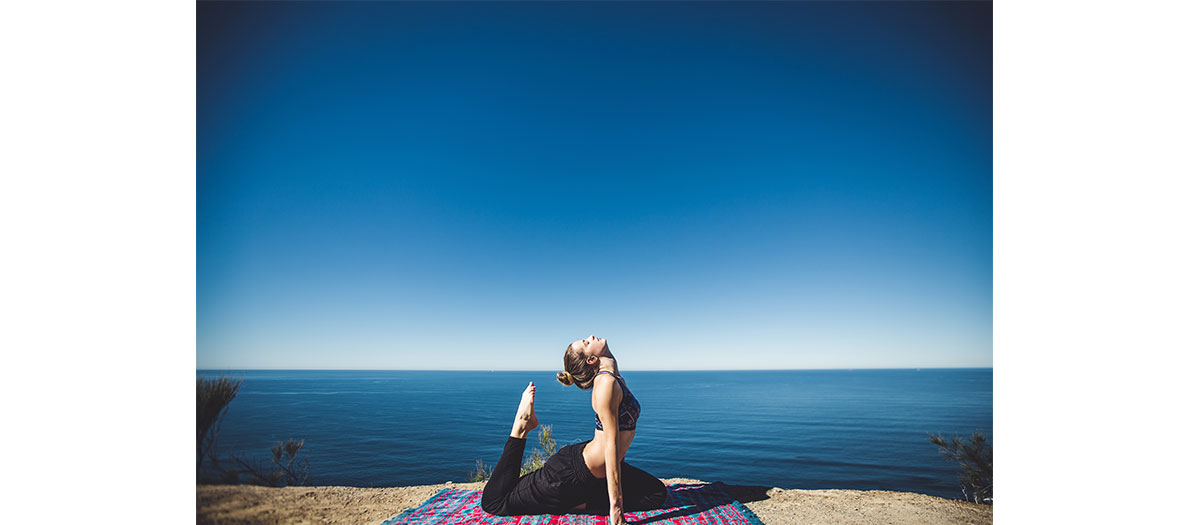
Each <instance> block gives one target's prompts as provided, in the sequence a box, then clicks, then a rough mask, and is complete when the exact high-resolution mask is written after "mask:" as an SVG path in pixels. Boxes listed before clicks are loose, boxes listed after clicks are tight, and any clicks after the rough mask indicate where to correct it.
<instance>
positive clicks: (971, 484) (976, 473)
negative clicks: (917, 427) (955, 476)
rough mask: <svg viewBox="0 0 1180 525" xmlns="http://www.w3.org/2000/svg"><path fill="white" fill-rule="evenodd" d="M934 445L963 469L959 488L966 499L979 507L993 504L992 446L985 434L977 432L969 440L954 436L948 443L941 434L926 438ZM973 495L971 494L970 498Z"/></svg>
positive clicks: (960, 473)
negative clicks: (983, 504)
mask: <svg viewBox="0 0 1180 525" xmlns="http://www.w3.org/2000/svg"><path fill="white" fill-rule="evenodd" d="M926 435H927V436H929V437H930V442H931V443H933V444H935V445H938V450H939V452H941V453H942V455H943V456H945V457H946V458H947V459H950V460H952V461H955V462H957V463H958V464H959V467H960V468H961V469H962V470H961V471H960V472H959V485H960V488H961V489H962V491H963V498H964V499H966V500H967V501H974V502H975V503H985V504H988V505H990V504H991V503H992V446H991V445H990V444H988V443H987V438H986V437H984V435H983V433H981V432H975V433H974V434H971V436H970V437H969V438H961V437H959V436H951V438H950V441H947V440H946V439H945V438H943V437H942V435H941V434H939V435H938V436H935V435H934V434H929V433H927V434H926ZM968 493H970V494H968Z"/></svg>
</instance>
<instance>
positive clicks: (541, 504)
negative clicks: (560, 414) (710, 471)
mask: <svg viewBox="0 0 1180 525" xmlns="http://www.w3.org/2000/svg"><path fill="white" fill-rule="evenodd" d="M524 441H525V440H524V439H521V438H514V437H511V436H510V437H509V438H508V443H506V444H504V452H503V453H502V454H500V461H499V462H497V463H496V468H495V469H493V470H492V475H491V477H489V478H488V484H487V486H485V487H484V490H483V500H482V501H481V502H480V506H482V507H483V510H484V512H487V513H488V514H494V515H497V516H519V515H523V514H565V513H568V512H569V511H570V510H572V509H573V508H574V507H576V506H578V505H580V504H582V503H585V504H586V510H585V511H584V512H586V513H588V514H599V515H607V514H609V513H610V512H609V510H610V496H609V494H608V493H607V487H606V478H596V477H594V474H592V473H591V472H590V469H589V468H586V461H585V460H584V459H582V449H584V448H586V443H589V441H583V442H581V443H575V444H573V445H566V446H564V447H561V449H560V450H558V451H557V452H556V453H555V454H553V456H552V457H550V458H549V461H546V462H545V466H544V467H541V469H540V470H536V471H533V472H529V473H528V474H525V475H524V476H521V475H520V462H521V460H523V459H524ZM619 474H620V475H621V477H622V485H623V510H625V511H635V510H651V509H658V508H660V505H663V504H664V499H666V498H667V497H668V489H667V488H666V487H665V486H664V482H662V481H660V480H659V478H656V477H655V476H653V475H651V474H648V473H647V472H644V471H642V470H640V469H638V468H635V467H633V466H631V465H630V464H628V463H627V462H626V461H623V462H622V466H621V468H620V472H619Z"/></svg>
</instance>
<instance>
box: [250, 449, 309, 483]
mask: <svg viewBox="0 0 1180 525" xmlns="http://www.w3.org/2000/svg"><path fill="white" fill-rule="evenodd" d="M301 448H303V440H302V439H300V440H299V441H295V440H294V439H293V438H292V439H288V440H287V442H286V443H284V442H282V441H280V442H278V443H275V445H274V446H272V447H270V453H271V458H270V464H269V465H263V464H260V463H259V462H250V461H246V460H243V459H241V458H239V457H237V456H234V461H235V462H237V463H238V464H239V465H241V466H242V468H244V469H245V472H247V473H249V474H250V475H251V476H254V479H256V480H257V481H259V482H261V483H262V484H264V485H268V486H271V487H282V486H284V485H302V484H304V483H306V482H307V478H308V475H310V474H311V468H310V467H309V466H308V464H307V460H306V459H303V458H299V459H298V461H297V460H296V458H295V456H296V454H298V453H299V449H301ZM284 457H285V458H286V461H284V460H283V458H284Z"/></svg>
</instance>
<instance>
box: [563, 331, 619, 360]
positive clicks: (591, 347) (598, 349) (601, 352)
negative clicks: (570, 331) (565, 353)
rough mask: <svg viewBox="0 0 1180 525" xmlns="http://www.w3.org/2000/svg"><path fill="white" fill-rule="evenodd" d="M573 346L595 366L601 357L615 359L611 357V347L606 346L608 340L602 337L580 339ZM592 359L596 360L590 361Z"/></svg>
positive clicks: (591, 336)
mask: <svg viewBox="0 0 1180 525" xmlns="http://www.w3.org/2000/svg"><path fill="white" fill-rule="evenodd" d="M571 344H572V345H573V346H574V348H575V349H577V350H580V351H581V352H582V357H584V358H586V360H587V361H588V362H590V364H594V362H596V361H597V360H598V358H600V357H610V358H612V359H613V358H614V357H615V356H613V355H611V353H610V347H609V346H607V345H606V339H603V338H601V337H594V336H593V335H590V336H587V337H586V338H585V339H579V340H577V341H574V342H573V343H571ZM592 357H593V358H594V359H590V358H592Z"/></svg>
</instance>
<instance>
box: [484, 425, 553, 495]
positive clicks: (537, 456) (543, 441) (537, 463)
mask: <svg viewBox="0 0 1180 525" xmlns="http://www.w3.org/2000/svg"><path fill="white" fill-rule="evenodd" d="M540 430H541V432H540V434H541V437H540V439H539V440H538V444H539V445H540V448H536V447H534V448H533V451H532V453H531V454H529V456H528V457H527V458H524V464H523V465H521V467H520V475H521V476H524V475H525V474H528V473H529V472H533V471H535V470H539V469H540V468H541V467H543V466H545V462H546V461H549V458H550V457H551V456H553V453H555V452H557V441H556V440H554V439H553V427H550V426H549V425H542V426H541V428H540ZM490 476H491V472H489V471H488V470H487V468H485V467H484V465H483V460H482V459H477V460H475V470H472V471H468V472H467V481H469V482H475V481H485V480H487V479H488V477H490Z"/></svg>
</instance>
